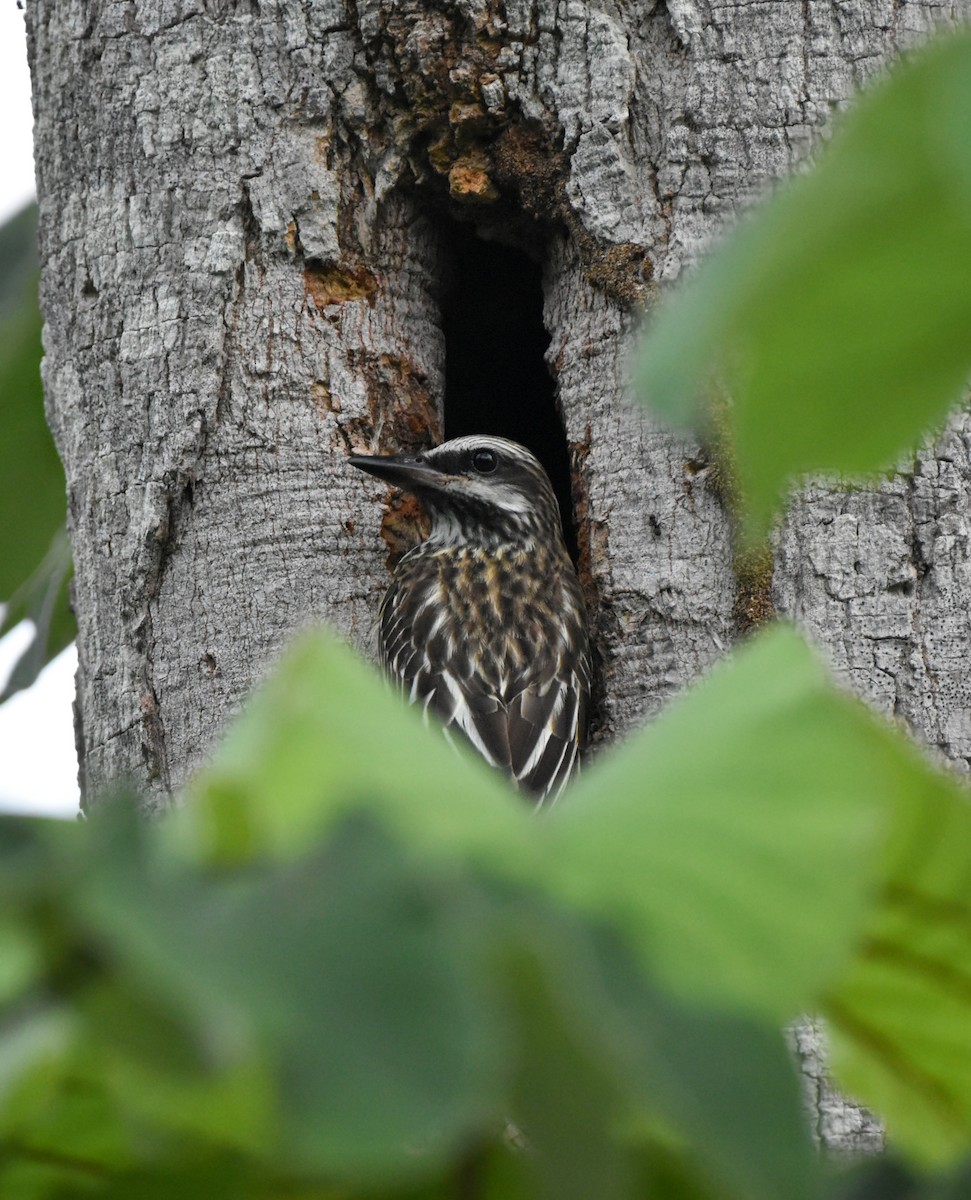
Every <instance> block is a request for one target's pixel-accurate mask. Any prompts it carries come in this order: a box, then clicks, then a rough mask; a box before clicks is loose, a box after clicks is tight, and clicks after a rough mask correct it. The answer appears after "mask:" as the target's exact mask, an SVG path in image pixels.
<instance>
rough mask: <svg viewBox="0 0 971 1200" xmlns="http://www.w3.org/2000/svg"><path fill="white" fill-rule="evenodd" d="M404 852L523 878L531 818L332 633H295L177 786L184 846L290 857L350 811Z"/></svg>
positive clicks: (530, 849)
mask: <svg viewBox="0 0 971 1200" xmlns="http://www.w3.org/2000/svg"><path fill="white" fill-rule="evenodd" d="M352 810H355V811H359V810H368V811H371V812H373V813H375V814H377V815H379V816H380V819H381V820H382V821H383V822H386V823H387V824H388V827H389V828H393V829H394V830H395V832H396V833H398V834H401V835H403V836H404V837H405V839H406V841H408V842H409V843H411V844H413V845H421V846H423V847H425V848H428V849H434V850H436V852H438V853H446V852H447V853H449V854H453V855H454V854H456V853H457V854H458V855H460V856H464V855H465V854H466V853H469V854H472V855H473V856H474V857H475V856H477V857H478V858H480V859H486V860H488V861H489V862H490V863H491V864H492V865H493V866H494V867H495V868H496V869H498V870H500V871H501V872H503V873H505V874H516V875H518V876H520V877H522V876H523V875H524V874H528V872H529V864H530V861H531V858H532V855H533V854H534V852H535V847H534V844H533V840H532V839H530V838H529V837H528V834H529V832H530V829H531V821H530V813H529V810H528V809H527V807H526V805H524V804H523V802H522V800H521V798H520V797H518V796H517V795H515V793H513V792H512V790H511V789H510V788H509V786H508V785H507V784H506V783H505V781H504V780H503V779H502V778H501V777H500V776H499V775H498V773H496V772H495V771H492V770H490V769H489V768H488V767H486V766H485V765H484V764H483V763H482V761H481V759H479V758H477V757H476V756H474V755H473V754H472V753H471V751H469V752H461V753H457V752H456V751H455V750H454V749H453V748H452V747H451V746H450V745H449V744H448V743H447V742H446V741H445V739H444V737H443V736H442V734H441V732H440V731H439V730H438V729H437V728H436V729H431V728H427V727H426V726H425V725H424V724H423V723H422V721H421V719H420V717H419V715H418V714H417V712H416V711H415V710H414V709H412V708H409V707H407V706H406V705H404V704H403V703H402V702H401V700H400V699H399V698H398V697H397V696H395V695H393V694H392V693H391V691H390V689H389V688H388V687H387V686H386V685H385V684H384V682H383V681H382V680H381V679H380V677H379V676H378V674H377V672H375V671H374V670H373V669H372V668H370V667H368V666H367V665H366V664H364V663H362V662H361V661H360V660H359V659H358V658H357V657H356V656H355V655H354V654H353V653H352V652H351V651H350V650H349V649H348V648H347V647H346V646H344V645H342V644H341V643H340V642H339V641H338V640H337V639H336V638H335V637H334V636H333V635H332V634H330V633H327V632H323V631H319V632H316V633H313V634H309V635H307V636H305V637H304V638H302V639H301V640H300V641H299V642H298V643H297V644H296V645H294V646H293V647H292V648H291V649H290V650H289V651H288V653H287V654H286V656H285V657H284V659H283V661H282V662H281V663H280V664H279V666H278V668H277V670H276V671H275V672H274V674H273V675H272V676H271V678H270V679H269V680H268V681H267V682H266V684H265V685H264V686H263V688H262V689H261V690H260V692H259V693H258V694H257V695H256V696H255V697H254V698H253V700H252V702H251V703H250V705H249V706H248V708H247V710H246V712H245V713H244V714H243V716H242V718H241V719H240V720H239V722H238V723H237V724H236V725H235V726H234V727H233V729H232V730H231V731H230V733H229V735H228V737H227V738H226V740H225V742H224V744H223V746H222V747H221V748H220V750H219V751H218V752H217V754H216V757H215V761H214V763H213V765H212V766H211V767H210V768H209V769H207V770H206V771H204V772H203V773H202V774H201V775H200V776H199V777H198V778H197V780H196V781H195V782H194V783H193V784H192V785H191V786H190V788H189V789H188V796H187V799H186V804H185V806H184V809H183V812H182V813H181V814H180V820H181V823H182V827H183V830H184V833H185V840H186V844H187V845H194V846H196V847H199V846H206V847H209V849H210V852H211V853H212V854H214V855H215V856H217V857H219V858H221V859H223V860H234V859H239V858H246V857H248V856H250V855H261V856H265V855H279V854H290V855H292V854H295V853H299V852H301V851H302V850H303V849H304V848H305V846H306V844H307V839H308V837H313V836H314V835H316V834H319V833H320V832H322V831H323V830H324V829H326V828H327V827H328V826H330V825H332V824H333V823H334V822H335V821H337V820H339V819H340V817H341V816H343V815H345V814H346V813H348V812H349V811H352Z"/></svg>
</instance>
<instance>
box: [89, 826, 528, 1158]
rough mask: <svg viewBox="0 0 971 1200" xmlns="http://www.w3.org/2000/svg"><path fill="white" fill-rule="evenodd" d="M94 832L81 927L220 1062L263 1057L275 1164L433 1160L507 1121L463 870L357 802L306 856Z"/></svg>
mask: <svg viewBox="0 0 971 1200" xmlns="http://www.w3.org/2000/svg"><path fill="white" fill-rule="evenodd" d="M105 829H107V830H108V834H107V836H106V835H105ZM100 840H101V842H102V843H103V847H104V848H103V853H102V854H101V861H100V863H99V864H98V866H97V869H96V870H94V871H92V872H91V874H92V877H91V879H90V881H89V882H88V883H87V884H86V886H85V889H84V891H83V892H82V894H81V895H80V896H79V897H78V898H77V900H76V903H77V906H78V909H79V912H80V913H81V916H82V918H83V919H84V921H85V922H86V924H87V927H88V929H89V931H90V932H89V936H91V937H94V938H96V939H98V940H99V942H100V945H101V952H100V955H101V957H102V958H105V957H107V958H108V961H109V962H110V961H112V960H114V961H115V962H116V963H117V968H116V969H117V970H119V971H120V972H121V974H122V978H126V979H127V980H129V982H130V986H132V987H133V988H134V989H137V990H139V991H141V992H142V993H144V994H145V995H148V996H156V997H158V998H159V999H160V1001H161V1002H163V1003H165V1004H167V1005H169V1006H174V1007H173V1008H172V1011H173V1013H174V1014H175V1015H176V1017H177V1019H178V1020H180V1021H183V1022H184V1021H187V1022H188V1023H189V1025H190V1027H195V1028H197V1029H199V1030H200V1031H205V1042H204V1043H203V1045H204V1046H205V1047H206V1052H207V1054H208V1057H209V1061H210V1064H211V1069H212V1070H213V1071H215V1072H217V1073H219V1072H221V1071H224V1070H239V1069H241V1066H242V1065H245V1063H246V1062H247V1061H248V1060H252V1059H253V1058H254V1056H255V1057H256V1060H257V1062H258V1063H262V1064H264V1065H265V1067H266V1069H267V1071H268V1072H269V1078H270V1079H271V1080H272V1083H273V1087H274V1088H275V1094H276V1098H277V1099H276V1103H275V1104H274V1105H273V1106H272V1107H271V1108H270V1110H269V1111H270V1113H271V1114H272V1120H271V1121H270V1122H269V1127H268V1128H267V1129H266V1130H265V1131H264V1137H267V1138H269V1139H270V1144H271V1145H274V1144H275V1145H276V1147H277V1154H278V1156H279V1157H278V1161H279V1163H280V1164H281V1165H282V1166H283V1167H287V1166H291V1167H294V1168H303V1169H313V1170H319V1171H325V1172H327V1173H328V1174H331V1175H334V1176H340V1177H343V1178H354V1177H355V1176H357V1177H360V1178H363V1179H380V1178H382V1177H385V1178H400V1177H404V1176H410V1175H415V1176H417V1175H421V1174H428V1173H429V1172H431V1171H433V1170H434V1169H435V1168H436V1166H439V1165H440V1164H441V1162H442V1161H443V1156H444V1155H445V1154H446V1153H447V1152H448V1151H449V1150H451V1149H453V1148H454V1147H455V1146H456V1145H458V1144H460V1143H461V1140H462V1138H463V1137H465V1136H467V1135H469V1134H470V1133H472V1132H474V1131H476V1130H477V1129H478V1128H479V1127H480V1126H482V1125H483V1124H484V1123H485V1122H486V1121H487V1120H489V1119H493V1120H498V1119H499V1117H500V1116H501V1105H500V1103H499V1097H500V1095H501V1092H500V1080H501V1076H502V1073H503V1071H504V1069H505V1059H506V1056H507V1054H508V1052H509V1048H508V1045H507V1042H506V1038H505V1036H504V1034H503V1032H502V1027H501V1026H500V1025H499V1024H498V1019H497V1018H498V1013H497V1008H496V1001H495V997H496V989H495V985H494V983H492V982H491V981H490V979H489V975H488V971H487V969H486V964H487V961H488V960H489V959H490V958H491V955H492V946H493V932H492V924H491V917H490V912H489V908H488V906H487V905H486V904H485V903H484V901H483V899H482V896H481V894H480V892H479V890H478V889H477V888H476V887H475V885H474V884H472V883H471V882H470V881H468V880H464V879H462V878H460V877H459V876H458V875H456V874H455V873H454V872H452V871H449V870H446V869H444V868H435V867H432V866H431V865H430V864H429V863H428V862H427V861H424V860H422V861H421V862H419V861H417V860H412V859H411V858H410V857H409V856H407V855H405V854H403V853H402V851H401V850H400V849H399V848H398V847H396V846H395V845H394V844H393V843H392V842H391V841H390V840H389V839H388V838H387V836H386V835H385V834H384V833H382V832H379V831H378V830H377V828H376V827H375V826H374V825H373V823H372V822H371V821H370V820H368V819H367V818H364V817H360V816H359V817H356V818H352V819H349V820H347V821H345V822H343V823H342V824H341V825H340V826H339V827H338V828H337V829H336V830H334V831H332V834H331V837H330V838H329V840H328V841H327V842H326V843H325V844H324V845H323V846H321V847H319V848H317V849H316V850H313V851H311V852H310V853H309V854H308V855H306V856H305V857H304V858H303V859H301V860H300V861H299V862H295V863H293V862H286V863H283V864H275V865H273V866H266V867H264V868H262V869H255V868H249V869H247V870H245V871H242V872H240V873H224V874H222V875H221V876H219V877H214V878H207V877H206V876H205V875H204V874H203V873H201V872H199V871H197V870H192V869H187V868H186V867H185V866H184V865H179V864H177V863H174V862H172V861H170V860H168V859H166V858H165V857H163V858H162V859H160V860H157V861H154V862H153V859H152V857H151V856H150V855H149V856H147V857H146V850H145V849H144V848H142V849H139V842H138V838H136V839H135V841H134V844H133V843H132V837H131V833H130V832H129V833H126V832H124V830H121V832H119V831H118V829H117V828H115V829H113V828H112V826H111V825H110V824H108V825H106V826H104V827H103V828H102V829H101V838H100ZM99 1011H101V1010H100V1009H99ZM96 1027H98V1026H96ZM153 1053H154V1052H153ZM143 1062H146V1064H151V1062H152V1059H151V1058H149V1059H144V1058H143ZM251 1082H258V1079H256V1077H251ZM206 1131H209V1132H210V1133H211V1132H212V1127H211V1121H210V1120H209V1119H208V1118H205V1124H204V1126H203V1127H202V1129H201V1130H200V1132H206ZM253 1148H254V1149H258V1150H260V1151H262V1150H263V1149H264V1147H263V1146H262V1144H260V1143H258V1144H257V1145H256V1146H255V1147H253Z"/></svg>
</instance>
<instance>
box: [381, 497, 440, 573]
mask: <svg viewBox="0 0 971 1200" xmlns="http://www.w3.org/2000/svg"><path fill="white" fill-rule="evenodd" d="M430 531H431V525H430V522H429V520H428V518H427V516H426V515H425V510H424V509H423V508H422V506H421V503H420V502H419V501H418V500H417V499H416V498H415V497H414V496H410V495H408V494H407V493H401V492H398V493H392V497H391V499H390V501H389V502H388V509H387V512H386V513H385V514H384V517H383V518H382V519H381V538H382V540H383V541H384V544H385V545H386V546H387V547H388V557H387V566H388V570H389V571H392V570H394V567H395V565H396V563H397V562H398V560H399V559H400V558H401V556H402V555H403V554H407V552H408V551H409V550H411V549H412V547H414V546H417V545H418V543H419V542H420V541H422V540H423V539H424V538H426V537H428V534H429V532H430Z"/></svg>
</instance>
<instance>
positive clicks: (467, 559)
mask: <svg viewBox="0 0 971 1200" xmlns="http://www.w3.org/2000/svg"><path fill="white" fill-rule="evenodd" d="M349 462H350V463H351V465H352V466H354V467H357V468H359V469H360V470H362V471H366V472H368V473H369V474H371V475H373V476H375V477H377V478H378V479H381V480H384V481H386V482H388V483H390V484H393V485H394V486H396V487H398V488H401V489H402V490H404V491H407V492H410V493H412V494H414V495H415V496H416V497H417V498H418V499H419V500H420V501H421V503H422V506H423V507H424V509H425V511H426V513H427V515H428V517H429V521H430V532H429V534H428V536H427V537H426V538H425V539H424V540H423V541H422V542H420V543H419V544H418V545H417V546H415V547H414V548H413V549H411V550H409V551H408V552H407V553H406V554H405V555H403V556H402V558H401V559H399V561H398V563H397V565H396V566H395V568H394V571H393V576H392V580H391V584H390V586H389V588H388V590H387V592H386V593H385V596H384V599H383V600H382V602H381V606H380V610H379V617H378V630H379V632H378V648H379V655H380V658H381V661H382V664H383V666H384V669H385V671H386V673H387V674H388V675H389V676H390V678H391V679H392V681H393V682H394V684H396V685H397V687H398V688H399V689H400V691H401V693H402V694H403V695H404V696H405V698H406V699H407V700H408V701H409V702H410V703H412V704H414V705H418V706H420V707H421V709H422V711H423V714H424V715H425V718H426V721H427V715H428V713H429V711H431V712H433V713H435V714H436V715H437V717H438V718H439V720H440V722H441V723H442V724H443V725H444V727H445V731H446V734H447V735H449V736H450V735H451V734H452V733H453V732H454V731H455V730H458V731H459V732H460V734H461V736H462V737H464V738H465V739H466V740H467V742H469V743H470V744H471V745H472V746H473V747H474V748H475V749H476V750H477V751H478V752H479V754H481V756H482V757H483V758H484V759H485V760H486V762H488V763H489V764H491V766H493V767H495V768H496V769H498V770H499V771H501V772H503V773H504V774H505V775H506V776H507V777H508V778H509V780H510V781H511V782H512V784H513V786H514V787H515V788H516V789H517V790H518V791H520V792H522V793H524V795H526V796H529V797H531V798H532V799H533V800H534V802H535V803H536V804H537V805H540V806H541V805H543V804H548V803H552V801H553V800H555V799H556V798H557V796H559V795H560V793H561V792H562V791H563V789H564V787H565V786H566V784H567V783H568V782H569V780H570V779H571V778H572V777H573V776H574V774H575V773H576V772H577V770H578V769H579V762H580V753H581V750H582V749H583V745H584V742H585V739H586V723H587V712H588V708H589V700H590V679H591V658H590V644H589V638H588V634H587V624H586V608H585V605H584V601H583V593H582V591H581V588H580V582H579V580H578V578H577V574H576V571H575V570H574V567H573V563H572V561H571V559H570V556H569V553H568V552H567V548H566V543H565V542H564V540H563V527H562V524H561V521H560V513H559V508H558V505H557V501H556V496H555V494H554V492H553V488H552V485H551V484H550V481H549V478H548V477H547V475H546V472H545V471H544V470H543V468H542V466H541V465H540V464H539V462H538V461H537V459H536V458H535V457H534V456H533V455H532V454H531V453H530V452H529V451H528V450H527V449H526V448H525V447H523V446H521V445H519V444H518V443H516V442H512V441H508V440H507V439H505V438H500V437H491V436H485V435H473V436H467V437H460V438H454V439H452V440H450V441H446V442H443V443H442V444H441V445H439V446H435V447H433V448H432V449H430V450H427V451H424V452H423V453H418V454H412V455H408V454H397V455H376V456H368V455H351V456H350V458H349ZM450 740H451V739H450Z"/></svg>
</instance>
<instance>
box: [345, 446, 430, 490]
mask: <svg viewBox="0 0 971 1200" xmlns="http://www.w3.org/2000/svg"><path fill="white" fill-rule="evenodd" d="M347 461H348V462H349V463H350V464H351V466H352V467H357V468H358V469H359V470H361V471H367V473H368V474H369V475H375V476H377V478H378V479H383V480H385V481H386V482H387V483H393V484H394V485H395V487H400V488H405V489H408V488H415V487H433V486H434V484H433V482H432V481H433V480H435V479H440V478H441V472H439V471H437V470H436V469H435V468H434V467H433V466H432V464H431V463H430V462H427V461H426V460H425V459H424V457H423V456H422V455H420V454H418V455H415V454H377V455H374V456H369V455H366V454H352V455H350V456H349V458H348V460H347Z"/></svg>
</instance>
